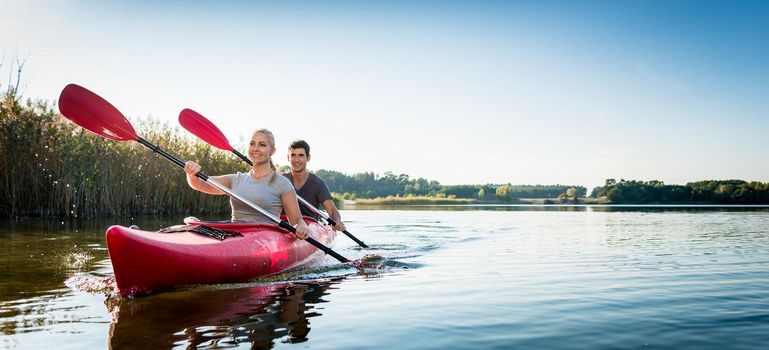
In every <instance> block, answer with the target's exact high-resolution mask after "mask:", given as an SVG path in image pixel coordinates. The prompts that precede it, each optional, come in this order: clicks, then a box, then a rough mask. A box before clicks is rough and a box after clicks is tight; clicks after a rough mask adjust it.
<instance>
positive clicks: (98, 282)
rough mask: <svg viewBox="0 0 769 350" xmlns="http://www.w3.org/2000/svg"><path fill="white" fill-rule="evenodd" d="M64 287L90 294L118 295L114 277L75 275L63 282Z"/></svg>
mask: <svg viewBox="0 0 769 350" xmlns="http://www.w3.org/2000/svg"><path fill="white" fill-rule="evenodd" d="M64 285H66V286H67V287H69V288H72V289H74V290H78V291H81V292H86V293H90V294H97V293H104V294H108V295H109V294H118V293H119V291H118V288H117V283H116V282H115V277H98V276H94V275H90V274H77V275H74V276H72V277H70V278H67V280H66V281H64Z"/></svg>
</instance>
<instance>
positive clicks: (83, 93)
mask: <svg viewBox="0 0 769 350" xmlns="http://www.w3.org/2000/svg"><path fill="white" fill-rule="evenodd" d="M59 112H61V114H62V115H63V116H64V117H66V118H67V119H69V120H71V121H73V122H74V123H75V124H77V125H80V126H82V127H84V128H86V129H88V130H90V131H92V132H94V133H96V134H98V135H100V136H103V137H106V138H108V139H111V140H116V141H128V140H132V141H136V140H138V139H139V136H138V135H137V134H136V131H135V130H134V128H133V126H131V123H129V122H128V119H126V118H125V116H123V114H122V113H120V111H118V110H117V108H115V107H114V106H112V105H111V104H110V103H109V102H107V100H105V99H103V98H101V97H100V96H99V95H97V94H95V93H93V92H91V90H88V89H86V88H84V87H82V86H80V85H76V84H69V85H67V86H65V87H64V89H63V90H61V95H59Z"/></svg>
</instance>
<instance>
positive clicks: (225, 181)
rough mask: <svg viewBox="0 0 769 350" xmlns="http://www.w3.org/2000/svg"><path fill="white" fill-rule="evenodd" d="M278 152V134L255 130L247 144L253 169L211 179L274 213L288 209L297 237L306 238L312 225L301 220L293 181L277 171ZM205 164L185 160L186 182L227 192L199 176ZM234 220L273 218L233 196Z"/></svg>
mask: <svg viewBox="0 0 769 350" xmlns="http://www.w3.org/2000/svg"><path fill="white" fill-rule="evenodd" d="M274 153H275V136H274V135H273V134H272V132H270V131H269V130H267V129H259V130H256V131H254V134H253V135H252V136H251V142H250V143H249V145H248V159H250V160H251V162H253V166H252V167H251V171H249V172H247V173H241V172H238V173H235V174H229V175H220V176H211V178H212V179H214V180H215V181H217V182H219V183H220V184H222V185H224V186H225V187H227V188H229V189H230V190H232V191H233V192H235V193H237V194H238V195H240V196H243V197H244V198H246V199H248V200H249V201H251V202H253V203H255V204H257V205H259V206H260V207H262V208H263V209H265V210H266V211H268V212H270V213H272V214H273V215H275V216H279V215H280V211H281V209H282V210H283V211H284V212H285V213H286V217H287V218H288V222H289V223H290V224H291V225H292V226H294V227H295V228H296V234H295V236H296V238H299V239H305V238H307V234H308V232H309V228H308V227H307V225H305V223H304V220H302V214H301V212H300V211H299V204H298V203H297V201H296V191H295V190H294V186H293V184H291V181H290V180H288V179H286V178H285V177H283V176H280V175H278V174H277V172H276V169H275V164H273V162H272V155H273V154H274ZM201 169H202V167H201V166H200V164H198V163H196V162H194V161H191V160H190V161H187V163H185V164H184V171H185V172H186V173H187V184H189V185H190V187H192V188H193V189H196V190H198V191H200V192H203V193H208V194H225V193H224V192H222V191H221V190H219V189H218V188H216V187H214V186H212V185H210V184H208V183H207V182H205V181H203V180H201V179H200V178H198V177H196V176H195V174H197V173H198V172H200V171H201ZM230 206H231V207H232V221H239V222H272V221H270V220H269V219H268V218H267V217H266V216H264V215H262V214H260V213H259V212H257V211H255V210H254V209H252V208H251V207H250V206H248V205H246V204H243V203H241V202H240V201H238V200H236V199H233V198H230Z"/></svg>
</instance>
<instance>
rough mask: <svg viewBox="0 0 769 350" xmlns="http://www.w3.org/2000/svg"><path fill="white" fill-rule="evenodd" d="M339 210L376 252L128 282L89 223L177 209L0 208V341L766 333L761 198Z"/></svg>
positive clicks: (491, 344)
mask: <svg viewBox="0 0 769 350" xmlns="http://www.w3.org/2000/svg"><path fill="white" fill-rule="evenodd" d="M401 209H402V208H401ZM426 209H430V210H426ZM342 214H343V217H344V218H345V221H346V223H347V226H348V227H349V229H350V231H351V232H353V233H354V234H355V235H356V236H358V238H360V239H362V240H363V241H365V242H366V243H367V244H369V245H370V246H371V249H368V250H362V249H360V248H358V247H357V246H356V245H354V243H353V242H352V241H351V240H349V239H348V238H347V237H345V236H344V235H341V234H340V235H339V236H338V237H337V240H336V242H335V245H334V248H335V249H336V250H337V251H339V252H340V253H341V254H342V255H345V256H347V257H349V258H351V259H358V258H362V257H364V255H368V256H369V260H371V261H373V262H374V263H378V264H380V265H381V266H380V267H379V268H369V269H365V270H362V271H359V270H356V269H354V268H351V267H348V266H345V265H341V264H338V263H337V262H336V261H335V260H333V259H332V258H330V257H326V259H325V260H324V261H323V262H321V263H319V264H318V265H315V266H313V267H311V268H308V269H305V270H302V271H298V272H296V273H292V274H286V275H282V276H277V277H273V278H269V279H265V280H261V281H256V282H254V283H248V284H237V285H216V286H197V287H189V288H184V289H181V290H178V291H174V292H169V293H163V294H158V295H155V296H150V297H145V298H138V299H121V298H119V297H116V296H115V295H114V292H112V289H111V286H112V284H111V279H110V277H111V276H112V268H111V265H110V261H109V257H108V256H107V252H106V247H105V245H104V231H105V229H106V228H107V227H108V226H109V225H110V224H123V225H130V224H138V225H140V226H142V227H143V228H146V229H158V228H161V227H164V226H168V225H171V224H176V223H178V221H180V220H175V219H163V220H157V219H153V220H149V219H110V220H107V221H102V222H95V221H94V222H88V223H82V224H68V223H61V222H45V223H41V222H38V221H35V220H31V221H21V222H15V223H11V222H0V348H8V349H54V348H55V349H106V348H112V349H163V348H180V349H186V348H195V347H199V348H241V349H251V348H254V349H261V348H285V349H304V348H311V349H511V348H518V349H537V348H540V349H639V348H643V349H646V348H648V349H725V348H728V349H764V348H766V346H767V342H768V341H769V208H766V207H750V208H729V209H724V208H717V207H698V208H693V207H689V208H675V207H632V206H629V207H601V206H596V207H590V206H584V207H557V206H555V207H518V206H510V207H493V206H489V207H412V208H410V209H409V210H343V211H342ZM211 219H219V218H211ZM372 256H373V257H372ZM377 257H379V258H377Z"/></svg>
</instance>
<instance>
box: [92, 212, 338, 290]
mask: <svg viewBox="0 0 769 350" xmlns="http://www.w3.org/2000/svg"><path fill="white" fill-rule="evenodd" d="M305 222H306V223H307V225H308V227H309V228H310V232H311V233H310V236H311V237H313V238H314V239H315V240H317V241H318V242H320V243H322V244H324V245H329V244H330V243H332V242H333V240H334V238H335V236H336V232H335V231H334V230H333V229H331V228H330V227H329V226H326V225H320V224H319V223H318V222H316V221H315V220H312V219H310V218H305ZM192 224H193V225H194V224H205V225H206V226H209V227H214V228H218V229H223V230H229V231H237V232H239V233H240V234H242V235H243V236H242V237H239V236H236V237H228V238H226V239H224V240H222V241H220V240H218V239H215V238H211V237H207V236H204V235H201V234H198V233H195V232H191V231H183V232H173V233H160V232H151V231H143V230H140V229H132V228H128V227H124V226H112V227H110V228H109V229H108V230H107V233H106V240H107V249H108V250H109V256H110V260H111V261H112V267H113V270H114V272H115V281H116V283H117V287H118V289H119V291H120V294H121V295H122V296H126V297H133V296H142V295H147V294H153V293H157V292H160V291H164V290H168V289H172V288H173V287H175V286H182V285H193V284H217V283H238V282H248V281H251V280H254V279H255V278H258V277H262V276H269V275H274V274H277V273H280V272H284V271H287V270H290V269H293V268H296V267H299V266H302V265H305V264H308V263H310V262H311V261H313V260H315V259H316V258H319V257H322V256H323V252H322V251H320V250H318V249H317V248H316V247H314V246H312V245H311V244H309V243H307V242H306V241H303V240H298V239H295V238H294V237H293V235H291V234H290V233H288V232H286V231H285V230H283V229H280V228H279V227H277V226H276V225H272V224H266V223H212V222H205V223H192Z"/></svg>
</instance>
